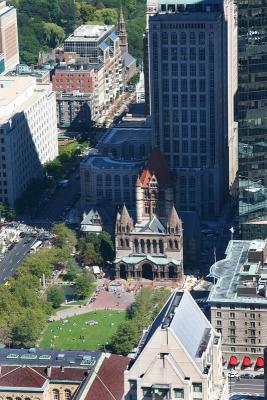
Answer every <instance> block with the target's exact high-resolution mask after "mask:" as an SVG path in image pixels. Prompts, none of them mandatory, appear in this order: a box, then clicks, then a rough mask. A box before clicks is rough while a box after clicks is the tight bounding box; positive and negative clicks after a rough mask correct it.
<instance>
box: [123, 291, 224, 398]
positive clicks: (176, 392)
mask: <svg viewBox="0 0 267 400" xmlns="http://www.w3.org/2000/svg"><path fill="white" fill-rule="evenodd" d="M124 396H125V400H130V399H131V400H146V399H152V400H156V399H162V400H167V399H168V400H171V399H177V398H181V399H185V400H202V399H203V400H219V399H220V400H226V399H227V400H228V399H229V397H228V385H227V382H226V379H225V378H224V376H223V367H222V353H221V336H220V334H219V333H216V331H215V329H214V328H213V327H212V326H211V324H210V323H209V321H208V320H207V319H206V317H205V316H204V314H203V313H202V311H201V310H200V308H199V307H198V305H197V304H196V303H195V301H194V299H193V298H192V296H191V295H190V293H189V292H186V291H185V292H181V291H175V292H174V293H172V295H171V296H170V298H169V300H168V301H167V302H166V304H165V305H164V306H163V308H162V310H161V311H160V313H159V314H158V316H157V317H156V319H155V320H154V322H153V323H152V325H151V326H150V328H149V329H148V331H147V332H145V333H144V336H143V337H142V339H141V341H140V343H139V346H138V348H137V352H136V355H135V357H134V359H133V360H132V362H131V363H130V364H129V366H128V369H127V370H126V371H125V373H124Z"/></svg>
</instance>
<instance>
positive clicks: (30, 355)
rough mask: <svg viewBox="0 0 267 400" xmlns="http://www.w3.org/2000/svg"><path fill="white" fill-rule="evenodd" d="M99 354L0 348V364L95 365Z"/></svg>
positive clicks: (94, 352) (93, 352) (96, 352)
mask: <svg viewBox="0 0 267 400" xmlns="http://www.w3.org/2000/svg"><path fill="white" fill-rule="evenodd" d="M100 356H101V352H99V351H74V350H73V351H72V350H47V349H39V348H36V349H30V350H29V349H7V348H3V349H0V365H17V366H19V365H26V364H27V365H28V366H42V365H43V366H47V365H50V366H66V367H67V366H69V367H81V366H83V367H86V366H92V365H95V363H96V362H97V360H98V358H99V357H100Z"/></svg>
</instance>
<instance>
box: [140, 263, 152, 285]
mask: <svg viewBox="0 0 267 400" xmlns="http://www.w3.org/2000/svg"><path fill="white" fill-rule="evenodd" d="M142 278H144V279H149V280H151V281H152V280H153V279H154V272H153V267H152V265H151V264H149V263H145V264H143V265H142Z"/></svg>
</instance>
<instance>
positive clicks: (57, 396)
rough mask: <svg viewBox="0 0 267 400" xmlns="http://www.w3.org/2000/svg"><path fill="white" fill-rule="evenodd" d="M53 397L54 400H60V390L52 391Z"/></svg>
mask: <svg viewBox="0 0 267 400" xmlns="http://www.w3.org/2000/svg"><path fill="white" fill-rule="evenodd" d="M52 395H53V400H60V395H59V390H58V389H53V390H52ZM25 400H26V399H25Z"/></svg>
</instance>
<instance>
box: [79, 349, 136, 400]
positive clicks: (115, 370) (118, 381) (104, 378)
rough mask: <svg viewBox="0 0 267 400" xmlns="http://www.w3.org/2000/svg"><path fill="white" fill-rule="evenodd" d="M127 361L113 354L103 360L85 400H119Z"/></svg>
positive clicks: (125, 358)
mask: <svg viewBox="0 0 267 400" xmlns="http://www.w3.org/2000/svg"><path fill="white" fill-rule="evenodd" d="M129 361H130V359H129V358H128V357H123V356H118V355H115V354H111V355H110V357H107V358H105V360H104V361H103V363H102V365H101V367H100V369H99V371H98V374H97V376H96V377H95V380H94V382H93V384H92V386H91V387H90V389H89V391H88V393H87V395H86V397H85V400H96V399H101V400H114V398H115V399H121V398H122V396H123V392H124V371H125V370H126V368H127V365H128V364H129Z"/></svg>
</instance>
